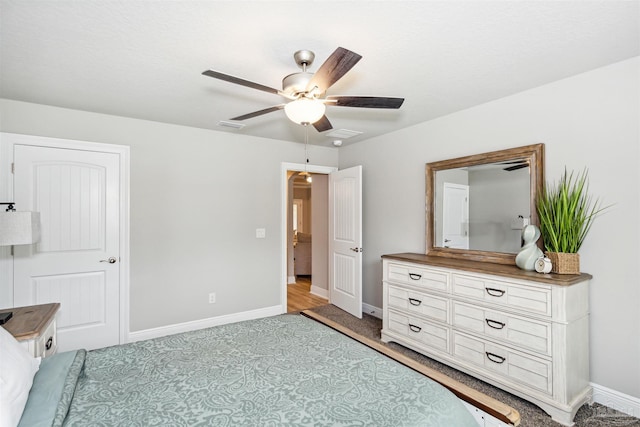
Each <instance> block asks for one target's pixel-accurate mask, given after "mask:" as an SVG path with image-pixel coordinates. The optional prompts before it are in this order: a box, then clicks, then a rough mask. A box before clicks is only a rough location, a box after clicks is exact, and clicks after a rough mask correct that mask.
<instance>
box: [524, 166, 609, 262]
mask: <svg viewBox="0 0 640 427" xmlns="http://www.w3.org/2000/svg"><path fill="white" fill-rule="evenodd" d="M588 187H589V184H588V179H587V169H586V168H585V169H584V170H583V171H582V173H581V174H579V175H574V173H573V172H571V173H570V174H568V173H567V169H566V168H565V170H564V174H563V175H562V177H561V178H560V181H559V182H558V183H557V184H556V185H549V183H547V186H546V188H545V190H544V192H543V194H541V195H539V197H538V199H537V201H536V209H537V211H538V218H539V220H540V233H541V235H542V240H543V242H544V247H545V250H546V254H547V257H549V259H550V260H551V264H552V269H551V272H553V273H559V274H580V256H579V255H578V250H580V247H581V246H582V243H583V242H584V239H585V238H586V237H587V234H588V233H589V230H590V229H591V226H592V225H593V221H594V220H595V218H596V216H598V214H600V213H601V212H602V211H603V210H604V209H606V208H607V207H600V202H599V200H598V199H593V198H592V197H591V196H590V195H589V194H588V189H589V188H588Z"/></svg>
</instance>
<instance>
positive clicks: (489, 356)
mask: <svg viewBox="0 0 640 427" xmlns="http://www.w3.org/2000/svg"><path fill="white" fill-rule="evenodd" d="M485 354H486V355H487V359H489V360H491V361H492V362H493V363H498V364H500V363H503V362H504V361H505V360H507V359H506V358H505V357H502V356H498V355H497V354H493V353H489V352H488V351H486V352H485Z"/></svg>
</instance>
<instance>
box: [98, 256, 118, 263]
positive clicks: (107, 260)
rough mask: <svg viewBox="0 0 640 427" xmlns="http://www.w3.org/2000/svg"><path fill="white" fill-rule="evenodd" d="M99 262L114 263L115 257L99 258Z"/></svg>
mask: <svg viewBox="0 0 640 427" xmlns="http://www.w3.org/2000/svg"><path fill="white" fill-rule="evenodd" d="M100 262H108V263H109V264H115V263H116V257H109V259H101V260H100Z"/></svg>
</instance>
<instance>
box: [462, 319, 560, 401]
mask: <svg viewBox="0 0 640 427" xmlns="http://www.w3.org/2000/svg"><path fill="white" fill-rule="evenodd" d="M453 355H454V357H456V358H460V359H464V360H466V361H467V362H471V363H472V364H473V365H474V366H476V367H478V368H481V369H483V370H485V371H491V372H493V373H496V374H498V375H500V376H501V377H504V378H506V379H508V380H511V381H513V382H515V383H517V384H526V386H527V387H529V388H533V389H537V390H540V391H542V392H544V393H547V394H549V395H551V394H552V393H553V387H552V364H551V362H550V361H548V360H544V359H542V358H537V357H535V356H531V355H528V354H524V353H520V352H517V351H514V350H512V349H508V348H506V347H503V346H500V345H496V344H492V343H489V342H485V341H483V340H480V339H477V338H475V337H471V336H468V335H463V334H461V333H459V332H456V331H454V332H453Z"/></svg>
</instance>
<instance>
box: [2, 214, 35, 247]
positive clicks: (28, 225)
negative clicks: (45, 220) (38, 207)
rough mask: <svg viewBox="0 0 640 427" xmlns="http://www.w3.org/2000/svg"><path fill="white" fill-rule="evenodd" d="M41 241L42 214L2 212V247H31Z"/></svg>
mask: <svg viewBox="0 0 640 427" xmlns="http://www.w3.org/2000/svg"><path fill="white" fill-rule="evenodd" d="M39 240H40V212H16V211H9V212H0V246H10V245H29V244H31V243H36V242H37V241H39Z"/></svg>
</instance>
